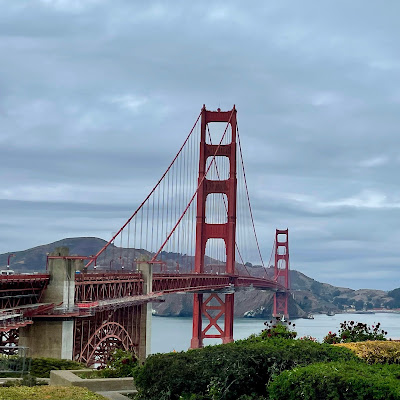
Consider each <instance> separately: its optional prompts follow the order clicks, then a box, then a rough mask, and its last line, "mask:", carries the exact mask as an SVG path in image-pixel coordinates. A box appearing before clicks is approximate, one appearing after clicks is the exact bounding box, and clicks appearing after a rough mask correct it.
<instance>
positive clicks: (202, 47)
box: [0, 0, 400, 290]
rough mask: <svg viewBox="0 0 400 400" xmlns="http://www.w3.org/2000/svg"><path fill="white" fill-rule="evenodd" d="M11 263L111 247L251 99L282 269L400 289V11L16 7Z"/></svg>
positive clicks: (8, 159)
mask: <svg viewBox="0 0 400 400" xmlns="http://www.w3.org/2000/svg"><path fill="white" fill-rule="evenodd" d="M0 10H1V12H0V54H1V62H0V160H1V164H0V178H1V180H0V182H1V185H0V253H3V252H7V251H17V250H23V249H26V248H30V247H33V246H36V245H40V244H44V243H49V242H53V241H56V240H58V239H61V238H64V237H71V236H98V237H102V238H105V239H108V238H109V236H110V234H111V232H113V231H115V230H117V228H118V227H119V226H120V225H121V224H122V223H123V222H124V219H126V218H127V217H128V216H129V215H130V213H131V212H132V211H133V210H134V209H135V208H136V206H137V205H138V204H139V203H140V202H141V200H142V199H143V198H144V197H145V195H146V194H147V192H148V190H149V189H150V188H151V187H152V186H153V185H154V183H155V182H156V181H157V180H158V179H159V177H160V176H161V174H162V173H163V172H164V170H165V168H166V167H167V165H168V164H169V162H170V161H171V159H172V157H173V156H174V155H175V153H176V151H177V150H178V148H179V147H180V145H181V144H182V142H183V140H184V138H185V136H186V135H187V133H188V131H189V130H190V128H191V126H192V125H193V122H194V120H195V119H196V117H197V115H198V113H199V111H200V109H201V107H202V105H203V103H205V104H206V105H207V108H209V109H216V108H217V107H221V108H222V109H227V110H228V109H231V108H232V105H233V104H236V107H237V109H238V121H239V127H240V132H241V139H242V145H243V151H244V158H245V162H246V167H247V176H248V180H249V189H250V194H251V197H252V202H253V206H254V214H255V219H256V226H257V230H258V231H259V235H260V241H261V244H262V251H263V253H264V257H265V258H266V259H268V258H269V254H270V251H271V247H272V242H273V239H274V231H275V228H286V227H288V228H289V230H290V256H291V267H292V268H294V269H298V270H300V271H302V272H304V273H305V274H307V275H309V276H311V277H313V278H315V279H318V280H320V281H323V282H328V283H331V284H334V285H341V286H346V287H352V288H355V289H356V288H376V289H386V290H388V289H393V288H395V287H399V286H400V246H399V241H400V218H399V217H400V185H399V174H398V169H399V167H400V150H399V147H398V144H399V129H400V113H399V105H400V86H399V82H400V50H399V44H398V38H399V34H400V27H399V23H398V16H399V14H400V3H399V2H398V1H397V0H393V1H389V0H387V1H385V2H372V1H371V2H366V1H365V0H363V1H355V0H353V1H348V0H343V1H316V0H314V1H305V0H302V1H298V0H293V1H281V0H278V1H267V2H266V1H252V2H244V1H224V2H219V1H209V2H204V1H197V2H189V1H173V2H166V1H165V2H152V1H132V0H126V1H123V0H113V1H105V0H104V1H102V0H86V1H84V0H18V1H15V0H0Z"/></svg>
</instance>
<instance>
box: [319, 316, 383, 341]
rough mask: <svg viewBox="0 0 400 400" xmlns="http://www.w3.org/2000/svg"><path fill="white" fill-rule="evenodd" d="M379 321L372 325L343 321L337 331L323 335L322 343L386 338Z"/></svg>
mask: <svg viewBox="0 0 400 400" xmlns="http://www.w3.org/2000/svg"><path fill="white" fill-rule="evenodd" d="M380 326H381V324H380V322H378V323H377V324H376V325H372V327H370V326H368V325H367V324H363V323H362V322H354V321H348V322H347V321H344V322H342V323H341V324H340V329H339V332H338V333H337V334H336V333H332V332H329V333H328V334H327V335H326V336H325V337H324V340H323V341H324V343H330V344H336V343H349V342H363V341H366V340H386V338H385V335H387V332H385V331H384V330H383V329H380Z"/></svg>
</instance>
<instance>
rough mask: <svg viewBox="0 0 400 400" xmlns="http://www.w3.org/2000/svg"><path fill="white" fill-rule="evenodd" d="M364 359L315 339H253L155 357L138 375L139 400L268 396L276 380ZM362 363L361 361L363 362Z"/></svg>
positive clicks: (135, 377) (136, 382) (149, 360)
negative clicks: (294, 371)
mask: <svg viewBox="0 0 400 400" xmlns="http://www.w3.org/2000/svg"><path fill="white" fill-rule="evenodd" d="M345 360H358V361H359V359H358V358H357V357H356V356H355V355H354V354H353V353H352V352H351V351H349V350H348V349H345V348H340V347H336V346H330V345H327V344H320V343H314V342H312V341H310V340H307V341H297V340H290V339H280V338H279V339H269V340H265V341H263V340H261V339H260V338H259V337H254V336H253V337H252V338H249V339H248V340H240V341H237V342H235V343H229V344H225V345H218V346H207V347H205V348H204V349H197V350H189V351H187V352H180V353H168V354H154V355H151V356H149V357H148V358H147V360H146V362H145V363H144V365H143V366H141V367H138V368H136V369H135V370H134V379H135V384H136V388H137V389H138V391H139V395H138V398H140V399H143V400H161V399H179V398H180V396H182V398H184V399H186V398H187V399H190V397H188V395H186V397H183V396H185V394H188V393H192V394H194V395H196V396H198V397H192V399H196V398H202V397H201V396H205V397H203V398H204V399H224V400H237V399H240V398H242V399H246V397H241V396H249V395H250V394H252V393H253V395H252V396H253V397H247V399H250V398H257V397H256V396H263V395H265V393H266V385H267V384H268V382H269V381H270V380H271V377H272V376H274V375H276V374H279V373H280V372H281V371H283V370H287V369H291V368H293V367H296V366H301V365H307V364H310V363H313V362H323V361H345ZM359 362H360V361H359Z"/></svg>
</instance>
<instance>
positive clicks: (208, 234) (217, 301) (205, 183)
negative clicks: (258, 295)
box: [191, 106, 237, 349]
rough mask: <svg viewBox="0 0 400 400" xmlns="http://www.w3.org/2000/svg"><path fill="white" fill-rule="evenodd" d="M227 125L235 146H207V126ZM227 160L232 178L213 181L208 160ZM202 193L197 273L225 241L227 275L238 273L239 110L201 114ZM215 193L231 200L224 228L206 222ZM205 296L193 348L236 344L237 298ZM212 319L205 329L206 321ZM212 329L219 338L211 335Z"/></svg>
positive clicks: (198, 301)
mask: <svg viewBox="0 0 400 400" xmlns="http://www.w3.org/2000/svg"><path fill="white" fill-rule="evenodd" d="M212 122H224V123H226V124H228V126H229V125H230V128H231V142H230V143H228V144H221V143H222V140H221V143H220V144H207V143H206V130H207V124H209V123H212ZM213 156H215V158H217V157H227V158H228V160H229V177H228V179H225V180H209V179H207V178H206V174H207V159H208V158H209V157H213ZM198 182H199V190H198V193H197V219H196V252H195V272H196V273H204V257H205V251H206V244H207V241H208V239H223V240H224V242H225V247H226V264H225V272H226V273H227V274H232V275H233V274H234V273H235V235H236V194H237V177H236V109H235V107H233V109H232V110H230V111H221V110H220V109H218V111H208V110H206V108H205V106H203V109H202V112H201V138H200V161H199V180H198ZM211 193H221V194H225V195H226V198H227V203H228V205H227V214H228V215H227V222H226V223H223V224H211V223H210V224H209V223H207V222H206V202H207V196H208V195H209V194H211ZM203 296H204V295H203V294H202V293H196V294H194V303H193V336H192V340H191V348H192V349H193V348H199V347H203V339H205V338H221V339H222V342H223V343H229V342H232V341H233V303H234V294H233V293H231V294H225V295H224V298H222V297H221V296H220V295H218V294H211V295H208V298H207V299H203ZM203 316H204V317H206V318H207V319H208V321H207V322H208V323H207V326H206V327H205V328H204V329H203V325H202V317H203ZM222 316H223V317H224V327H223V328H221V327H220V326H219V325H218V319H219V318H220V317H222ZM211 328H215V329H216V330H217V332H218V333H217V334H210V333H209V332H208V331H209V330H210V329H211Z"/></svg>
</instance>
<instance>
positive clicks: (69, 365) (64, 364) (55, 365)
mask: <svg viewBox="0 0 400 400" xmlns="http://www.w3.org/2000/svg"><path fill="white" fill-rule="evenodd" d="M82 368H85V366H84V365H83V364H81V363H78V362H76V361H71V360H58V359H56V358H32V360H31V370H30V373H31V375H32V376H35V377H36V378H49V377H50V371H51V370H53V369H82Z"/></svg>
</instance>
